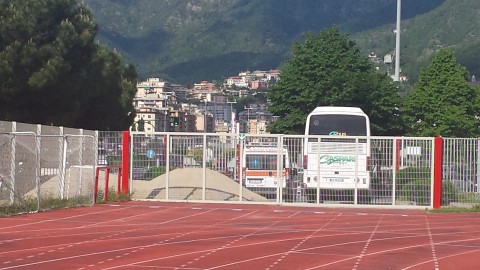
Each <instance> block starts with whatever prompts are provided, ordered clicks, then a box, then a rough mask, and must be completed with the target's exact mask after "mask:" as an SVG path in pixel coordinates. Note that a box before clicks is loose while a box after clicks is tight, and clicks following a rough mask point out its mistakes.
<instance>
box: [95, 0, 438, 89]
mask: <svg viewBox="0 0 480 270" xmlns="http://www.w3.org/2000/svg"><path fill="white" fill-rule="evenodd" d="M444 1H445V0H403V5H404V8H403V17H404V18H414V17H415V16H417V15H419V14H423V13H426V12H429V11H431V10H433V9H434V8H436V7H438V6H439V5H441V4H442V3H443V2H444ZM86 3H87V4H88V5H89V6H90V7H91V8H92V10H93V13H94V15H95V18H96V20H97V22H98V23H99V27H100V37H99V39H100V40H101V42H103V43H105V44H107V45H109V46H111V47H114V48H116V49H117V50H119V51H120V52H121V53H122V55H124V57H125V58H126V59H127V60H128V61H129V62H131V63H134V64H135V65H136V69H137V71H138V73H139V75H140V77H141V78H142V77H143V78H144V77H147V76H162V77H164V78H165V79H171V80H173V81H178V82H183V83H186V82H194V81H198V80H201V79H221V78H223V77H225V76H229V75H232V74H235V73H237V72H238V71H239V70H245V69H257V68H259V69H268V68H273V67H276V66H278V65H279V64H280V63H281V62H282V61H283V59H284V58H285V57H286V56H287V55H286V54H288V52H289V51H290V48H291V44H292V42H293V41H297V40H300V39H301V38H302V33H305V32H308V31H311V32H313V33H318V32H319V31H320V30H322V29H324V28H325V27H328V26H330V25H332V24H337V25H339V27H340V28H341V29H342V30H343V31H346V32H349V33H355V32H358V31H363V30H367V29H371V28H374V27H380V26H382V25H385V24H388V23H390V24H391V23H394V22H395V19H396V16H395V13H396V0H342V1H338V0H322V1H310V0H290V1H274V0H189V1H176V0H162V1H157V0H136V1H132V0H104V1H94V0H87V1H86ZM386 41H388V40H386Z"/></svg>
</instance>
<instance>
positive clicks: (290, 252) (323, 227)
mask: <svg viewBox="0 0 480 270" xmlns="http://www.w3.org/2000/svg"><path fill="white" fill-rule="evenodd" d="M341 215H342V214H341V213H339V214H338V215H336V216H334V217H333V218H331V219H330V220H329V221H328V222H327V223H325V224H324V225H323V226H322V227H320V228H318V229H317V230H315V231H313V232H312V233H311V234H309V235H308V236H307V237H305V238H303V239H302V240H301V241H300V242H298V243H297V244H296V245H295V246H294V247H293V248H291V249H290V250H289V251H287V252H286V253H283V255H282V256H281V257H280V258H278V259H277V260H276V261H275V262H274V263H273V264H271V265H270V266H268V267H267V268H265V270H270V269H272V268H273V267H275V266H277V265H278V264H279V263H280V262H282V261H283V260H284V259H285V258H286V257H287V256H288V255H290V254H292V253H293V252H295V251H296V250H297V249H298V247H300V246H301V245H303V243H305V242H306V241H308V240H310V239H312V237H313V236H314V235H315V234H317V233H318V232H319V231H321V230H323V229H325V227H327V226H328V225H329V224H330V223H332V222H333V221H335V220H336V219H337V218H338V217H339V216H341Z"/></svg>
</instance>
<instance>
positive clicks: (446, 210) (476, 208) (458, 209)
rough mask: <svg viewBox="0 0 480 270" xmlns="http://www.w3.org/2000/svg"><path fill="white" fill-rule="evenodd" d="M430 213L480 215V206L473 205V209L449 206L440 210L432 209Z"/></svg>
mask: <svg viewBox="0 0 480 270" xmlns="http://www.w3.org/2000/svg"><path fill="white" fill-rule="evenodd" d="M429 212H430V213H478V212H480V204H476V205H473V206H472V207H459V206H449V207H442V208H440V209H431V210H429Z"/></svg>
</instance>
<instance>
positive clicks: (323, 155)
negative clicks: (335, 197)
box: [303, 106, 370, 189]
mask: <svg viewBox="0 0 480 270" xmlns="http://www.w3.org/2000/svg"><path fill="white" fill-rule="evenodd" d="M305 135H306V136H305V142H304V159H303V163H304V164H303V167H304V174H303V182H304V185H305V186H306V187H307V188H321V189H355V188H357V189H368V188H369V187H370V172H369V168H368V165H369V164H368V163H369V157H370V139H369V136H370V120H369V118H368V116H367V115H366V114H365V113H364V112H363V111H362V109H360V108H357V107H333V106H329V107H317V108H316V109H315V110H313V111H312V112H311V113H310V114H309V115H308V117H307V121H306V126H305Z"/></svg>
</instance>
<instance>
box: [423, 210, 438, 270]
mask: <svg viewBox="0 0 480 270" xmlns="http://www.w3.org/2000/svg"><path fill="white" fill-rule="evenodd" d="M425 223H426V224H427V230H428V239H429V240H430V247H431V249H432V257H433V263H434V265H435V270H438V269H439V268H438V259H437V252H436V251H435V243H434V242H433V237H432V230H431V229H430V223H429V222H428V216H425Z"/></svg>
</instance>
